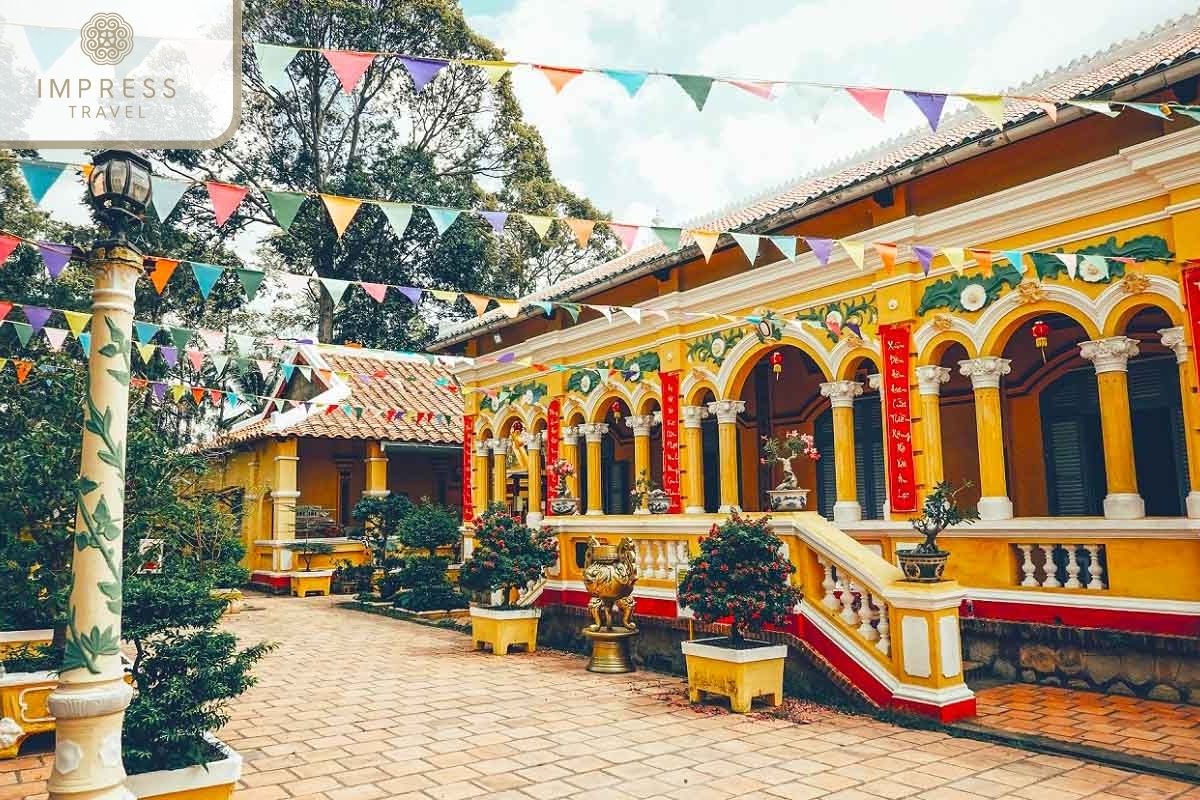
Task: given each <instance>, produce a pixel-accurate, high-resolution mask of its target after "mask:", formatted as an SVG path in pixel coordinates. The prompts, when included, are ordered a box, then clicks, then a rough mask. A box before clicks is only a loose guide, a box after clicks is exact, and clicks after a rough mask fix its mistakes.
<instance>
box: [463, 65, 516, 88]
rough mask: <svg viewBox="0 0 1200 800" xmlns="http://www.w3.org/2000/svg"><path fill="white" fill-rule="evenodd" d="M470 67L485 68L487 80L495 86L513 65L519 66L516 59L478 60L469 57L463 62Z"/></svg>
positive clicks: (484, 72)
mask: <svg viewBox="0 0 1200 800" xmlns="http://www.w3.org/2000/svg"><path fill="white" fill-rule="evenodd" d="M462 63H463V64H465V65H466V66H468V67H479V68H480V69H482V70H483V74H484V76H485V77H486V78H487V82H488V83H490V84H491V85H492V86H495V85H496V84H497V83H499V82H500V79H501V78H503V77H504V76H505V75H507V74H508V73H509V72H510V71H511V70H512V68H513V67H515V66H517V62H515V61H476V60H471V59H467V60H464V61H463V62H462Z"/></svg>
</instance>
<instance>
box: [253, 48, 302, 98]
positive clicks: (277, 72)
mask: <svg viewBox="0 0 1200 800" xmlns="http://www.w3.org/2000/svg"><path fill="white" fill-rule="evenodd" d="M298 52H299V50H298V49H296V48H295V47H284V46H282V45H278V44H262V43H261V42H255V43H254V56H255V58H256V60H257V61H258V71H259V72H260V73H261V74H262V79H263V83H265V84H267V85H268V86H273V87H275V88H276V89H278V90H279V92H280V94H287V93H288V92H289V91H290V90H291V88H292V81H291V78H289V77H288V74H287V68H288V64H291V63H292V59H293V58H295V57H296V53H298Z"/></svg>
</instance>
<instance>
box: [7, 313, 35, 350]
mask: <svg viewBox="0 0 1200 800" xmlns="http://www.w3.org/2000/svg"><path fill="white" fill-rule="evenodd" d="M8 324H9V325H11V326H12V329H13V333H15V334H16V335H17V341H18V342H20V343H21V347H25V346H26V345H28V344H29V340H30V339H32V338H33V326H32V325H30V324H28V323H25V322H17V321H16V320H11V319H10V320H9V321H8Z"/></svg>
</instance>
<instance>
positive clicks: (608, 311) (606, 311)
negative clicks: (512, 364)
mask: <svg viewBox="0 0 1200 800" xmlns="http://www.w3.org/2000/svg"><path fill="white" fill-rule="evenodd" d="M584 305H586V306H587V307H588V308H590V309H591V310H592V311H599V312H600V313H601V314H603V315H604V318H605V319H606V320H608V321H609V322H610V323H611V322H612V321H613V310H612V306H594V305H592V304H591V303H584ZM509 355H511V353H510V354H509Z"/></svg>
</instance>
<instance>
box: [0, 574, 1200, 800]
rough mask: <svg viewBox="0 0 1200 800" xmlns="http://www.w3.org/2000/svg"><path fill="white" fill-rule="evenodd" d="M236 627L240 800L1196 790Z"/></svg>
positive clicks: (260, 625) (559, 660)
mask: <svg viewBox="0 0 1200 800" xmlns="http://www.w3.org/2000/svg"><path fill="white" fill-rule="evenodd" d="M252 604H253V605H254V606H257V607H258V608H259V609H261V610H256V611H247V612H245V613H243V614H240V615H238V616H236V617H234V618H232V620H231V621H230V623H229V627H230V628H231V629H232V630H234V631H236V632H237V633H238V634H239V635H240V636H242V637H244V638H246V639H247V640H252V639H258V638H269V639H271V640H273V641H276V642H278V643H279V648H278V649H277V650H276V651H275V652H274V653H272V654H271V655H270V656H268V657H267V659H266V660H265V662H263V664H262V665H261V667H260V669H259V674H260V676H261V680H260V682H259V684H258V686H256V687H255V688H254V689H252V690H251V691H250V692H249V693H248V694H247V695H246V696H245V697H243V698H242V700H241V701H240V702H238V703H237V704H236V707H235V713H234V719H233V721H231V722H230V724H229V725H228V727H227V728H226V729H225V731H224V733H223V738H224V739H225V740H226V741H227V742H228V743H229V744H231V745H233V747H235V748H236V749H237V750H239V751H240V752H241V753H242V754H243V755H244V756H245V758H246V770H245V775H244V778H243V787H242V788H241V790H240V791H238V793H237V794H236V795H235V797H236V798H237V800H284V799H285V798H307V800H374V798H408V799H410V800H457V799H458V798H471V797H487V798H493V800H531V798H532V799H533V800H554V799H555V798H581V799H582V798H596V799H597V800H624V798H680V799H681V800H708V799H709V798H727V797H728V798H732V797H737V798H746V800H778V798H796V799H797V800H808V799H809V798H817V797H828V798H831V799H832V800H878V799H879V798H884V799H885V800H895V799H897V798H907V797H913V798H928V799H929V800H977V799H978V798H1022V799H1023V800H1044V799H1045V798H1047V797H1053V798H1063V799H1065V800H1074V799H1075V798H1081V797H1091V798H1097V800H1109V799H1110V798H1124V799H1125V800H1150V799H1151V798H1169V797H1174V798H1179V799H1180V800H1183V798H1187V800H1194V799H1200V788H1198V787H1195V786H1192V785H1190V784H1186V783H1182V782H1178V781H1172V780H1167V779H1165V778H1157V777H1150V776H1144V775H1135V774H1132V773H1128V772H1122V771H1119V770H1116V769H1112V768H1109V767H1104V766H1099V765H1095V764H1089V763H1086V762H1082V761H1078V760H1075V759H1070V758H1062V757H1057V756H1046V755H1037V754H1034V753H1031V752H1027V751H1023V750H1018V749H1013V748H1008V747H1002V746H997V745H989V744H985V743H982V742H978V741H973V740H969V739H958V738H952V737H949V736H946V735H943V734H940V733H931V732H926V731H912V730H906V729H903V728H898V727H895V726H891V725H887V724H883V723H880V722H877V721H874V720H871V719H867V718H862V717H854V716H846V715H842V714H835V713H831V712H827V711H824V710H821V709H812V708H803V707H802V708H800V709H799V710H798V714H799V716H800V717H801V724H796V723H794V722H786V721H781V720H776V719H755V718H744V717H737V716H733V715H730V714H726V713H697V712H696V711H694V710H692V709H691V708H689V707H688V706H687V705H686V703H684V702H683V698H684V692H683V688H682V687H683V684H682V682H681V681H679V680H676V679H672V678H668V677H664V676H661V675H653V674H647V673H639V674H636V675H632V676H622V677H601V676H595V675H592V674H590V673H588V672H585V671H584V670H583V661H582V659H580V658H577V657H574V656H568V655H563V654H558V653H548V652H539V653H536V654H533V655H524V654H522V655H515V654H514V655H512V656H509V657H507V658H496V657H494V656H490V655H485V654H482V653H480V654H476V653H471V652H470V651H469V646H470V645H469V640H468V639H467V637H465V636H463V635H461V634H457V633H453V632H449V631H444V630H438V629H433V628H429V627H424V626H418V625H414V624H409V623H405V622H400V621H396V620H390V619H386V618H382V617H377V616H370V615H367V614H362V613H359V612H354V611H347V610H342V609H338V608H335V607H333V605H332V602H331V601H329V600H327V599H321V598H310V599H307V600H295V599H284V598H279V599H276V598H270V599H266V598H260V597H254V598H252ZM47 764H48V757H41V756H31V757H24V758H20V759H17V760H16V761H10V762H0V800H16V799H17V798H27V797H42V796H44V795H43V794H42V793H43V792H44V790H45V789H44V783H43V781H44V778H45V774H46V771H47Z"/></svg>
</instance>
